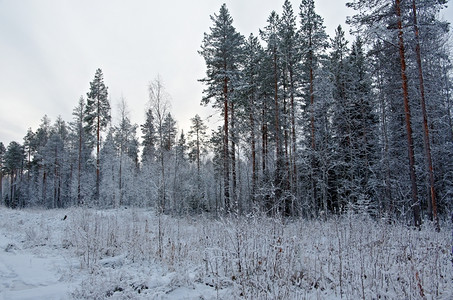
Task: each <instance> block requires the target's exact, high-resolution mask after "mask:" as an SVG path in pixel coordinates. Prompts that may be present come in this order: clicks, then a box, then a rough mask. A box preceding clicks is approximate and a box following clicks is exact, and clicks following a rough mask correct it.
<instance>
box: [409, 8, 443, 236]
mask: <svg viewBox="0 0 453 300" xmlns="http://www.w3.org/2000/svg"><path fill="white" fill-rule="evenodd" d="M412 12H413V15H414V33H415V42H416V45H415V52H416V54H417V67H418V79H419V84H420V104H421V107H422V114H423V140H424V144H423V145H424V146H425V155H426V162H427V169H428V174H429V187H430V194H431V202H430V201H429V200H428V213H429V217H430V219H431V220H433V219H434V221H435V223H436V230H440V227H439V218H438V217H437V204H436V191H435V189H434V170H433V161H432V158H431V145H430V140H429V127H428V115H427V113H426V101H425V85H424V79H423V68H422V57H421V51H420V37H419V30H418V24H417V7H416V5H415V0H412Z"/></svg>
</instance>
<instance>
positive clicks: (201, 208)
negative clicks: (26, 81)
mask: <svg viewBox="0 0 453 300" xmlns="http://www.w3.org/2000/svg"><path fill="white" fill-rule="evenodd" d="M447 2H448V0H379V1H369V0H349V1H348V3H347V4H346V5H347V6H348V7H350V8H352V9H353V10H354V12H355V14H354V15H352V16H349V17H348V18H347V20H346V23H347V24H348V25H350V26H351V28H352V30H351V35H350V38H349V37H348V35H347V34H346V33H345V31H344V29H343V28H342V27H341V25H339V26H338V27H337V29H336V31H335V35H334V36H328V35H327V34H326V31H325V26H324V24H323V22H324V21H323V18H322V16H320V15H319V14H318V13H317V12H316V9H315V2H314V0H301V2H300V6H299V7H298V10H297V11H296V10H295V9H294V8H293V7H292V5H291V3H290V1H289V0H286V1H284V3H283V6H282V7H280V8H279V7H276V9H279V13H277V12H276V11H273V12H270V14H269V17H268V19H267V24H266V26H265V27H264V28H261V29H260V30H259V35H258V36H255V35H253V34H250V35H248V36H245V35H243V34H242V33H240V32H238V30H237V29H236V28H235V25H234V22H233V16H232V15H231V14H230V11H229V10H228V8H227V5H225V4H224V5H222V6H221V7H220V9H219V11H218V12H215V13H213V14H212V15H211V16H210V18H211V21H212V22H211V26H210V27H209V28H206V32H205V33H204V36H203V33H202V32H200V41H201V44H200V48H199V51H198V52H199V55H200V56H201V57H202V58H203V59H204V62H205V71H206V72H205V77H204V78H194V84H199V85H202V86H203V88H204V90H203V97H202V99H200V101H201V105H203V106H207V107H211V108H213V109H214V110H215V112H216V118H217V119H218V120H219V122H217V125H219V124H220V126H218V127H217V128H211V127H212V126H209V122H208V120H207V119H203V118H202V117H200V116H199V115H195V116H193V117H192V118H191V119H190V122H191V125H190V128H185V129H184V130H178V129H177V122H178V121H177V120H176V119H175V118H174V117H173V115H172V112H171V108H170V107H171V105H170V98H171V97H170V95H169V94H168V92H167V90H166V88H165V85H164V81H163V80H162V79H161V78H160V77H156V79H154V80H152V81H151V82H150V83H149V86H148V94H149V99H148V100H149V105H148V107H146V108H143V114H144V115H145V116H146V118H145V122H144V124H135V123H134V122H133V121H132V120H131V118H130V113H129V107H128V104H127V101H126V100H125V99H124V98H122V99H120V105H119V107H118V108H117V109H118V111H117V115H118V116H119V118H118V121H117V122H113V121H112V117H111V110H112V108H111V103H110V99H109V89H108V81H104V74H103V71H102V70H101V69H97V70H94V71H95V74H94V78H92V79H90V78H88V79H87V82H89V83H90V88H89V90H88V91H81V94H82V96H81V97H80V99H78V101H77V99H75V101H74V102H75V106H74V109H73V113H72V116H73V118H72V120H63V119H62V118H61V117H58V118H57V119H56V120H53V121H52V120H50V119H49V118H48V117H47V116H46V115H45V116H44V117H43V118H42V119H41V124H40V126H39V128H36V129H32V128H30V129H29V130H28V131H27V132H26V133H24V134H25V136H24V138H23V141H20V142H19V141H13V142H10V143H9V144H3V143H0V164H1V168H0V182H1V184H0V195H1V201H0V203H1V205H0V206H3V208H2V207H0V208H1V210H0V211H1V212H2V215H3V217H2V218H1V219H2V220H0V225H1V226H0V228H4V229H5V232H11V234H12V235H11V236H10V237H9V239H11V240H15V239H16V237H14V236H13V233H14V232H16V231H17V232H24V233H23V237H22V238H19V237H17V241H16V240H15V241H16V242H14V243H13V242H8V246H5V247H6V249H7V250H5V251H6V252H17V253H19V252H18V251H19V250H21V249H20V248H21V247H22V248H23V249H29V248H33V249H38V247H41V248H43V247H44V248H43V249H45V250H43V251H45V252H46V253H47V254H45V256H46V257H52V255H54V257H60V256H57V254H55V253H56V252H57V251H60V252H58V253H59V254H58V255H61V254H60V253H70V254H67V256H65V257H69V258H66V259H65V262H64V263H62V264H63V265H62V266H66V265H65V264H69V262H70V261H72V259H74V257H78V258H79V262H78V263H75V264H73V265H71V266H72V267H71V268H70V269H69V270H66V271H65V272H67V273H64V274H65V276H63V277H62V278H65V279H64V280H67V281H72V280H73V279H74V278H76V280H75V282H76V284H77V286H76V287H75V289H73V290H72V292H71V295H72V296H73V297H74V298H75V299H85V298H90V299H104V298H110V297H113V296H115V295H116V297H117V298H116V299H119V298H140V297H143V299H150V298H153V299H154V298H155V299H173V298H174V299H178V298H179V299H180V298H181V297H182V296H184V295H189V296H187V297H188V299H192V298H190V297H193V299H219V298H222V299H238V298H239V299H326V298H329V299H339V298H343V297H345V298H348V299H378V298H379V299H381V298H383V299H427V298H429V299H449V297H451V296H452V295H453V289H452V287H451V282H452V280H453V272H452V270H451V267H452V266H451V262H450V260H451V241H450V237H449V236H450V235H451V229H449V223H448V218H449V215H450V214H451V213H452V210H453V206H452V196H453V116H452V112H453V107H452V105H453V99H452V94H453V72H452V67H453V65H452V62H451V50H452V45H453V44H452V40H451V36H450V24H449V23H448V22H446V21H444V20H442V19H441V18H440V15H441V12H442V9H444V8H445V7H446V5H447ZM206 17H207V18H208V16H206ZM105 75H106V78H108V74H105ZM90 80H91V81H90ZM134 109H136V108H135V107H134ZM57 208H58V209H57ZM36 211H38V212H39V214H35V212H36ZM151 212H152V213H151ZM58 214H63V215H64V218H62V217H63V215H61V216H60V215H58ZM57 215H58V216H57ZM64 222H66V223H64ZM43 224H46V225H43ZM414 228H416V229H418V230H414ZM4 236H5V237H6V236H7V234H6V233H5V235H4ZM5 237H3V235H2V236H0V246H1V247H3V246H4V245H3V243H5V245H6V238H5ZM8 241H9V240H8ZM19 241H20V242H19ZM18 245H22V246H18ZM51 245H58V246H51ZM5 247H3V248H5ZM52 247H53V248H52ZM56 249H57V250H56ZM65 251H68V252H65ZM7 254H8V255H9V253H7ZM7 254H4V255H7ZM2 255H3V254H2ZM65 255H66V254H65ZM27 259H28V258H27ZM27 259H25V260H27ZM144 262H150V263H149V264H146V263H144ZM1 266H2V256H1V255H0V269H1ZM75 266H77V267H75ZM156 266H158V267H156ZM78 268H80V270H79V269H78ZM62 269H65V267H62ZM74 270H79V271H78V272H81V273H83V272H86V273H83V274H84V275H83V276H85V277H83V276H82V275H80V276H79V277H74V276H78V275H74V274H79V273H78V272H75V273H74ZM83 270H85V271H83ZM137 270H139V271H137ZM156 270H157V271H156ZM159 272H161V273H159ZM157 273H159V275H156V274H157ZM153 276H154V277H153ZM2 278H3V277H2V276H1V275H0V279H2ZM3 279H5V280H7V279H6V277H5V278H3ZM8 280H9V279H8ZM34 280H35V279H34ZM60 280H62V279H60ZM0 281H1V280H0ZM5 282H6V281H5ZM8 282H9V281H8ZM156 282H157V283H156ZM8 284H10V286H13V285H14V282H13V281H11V283H8ZM30 285H31V283H30ZM36 285H40V286H41V285H42V284H40V283H39V284H38V283H36ZM0 287H1V285H0ZM3 287H6V283H5V284H4V285H3ZM13 291H14V289H13V288H11V291H10V292H11V293H12V292H13ZM195 291H196V292H195ZM187 293H188V294H187ZM194 293H195V294H194ZM196 293H198V294H196ZM1 295H2V294H1V292H0V296H1ZM5 295H8V294H5ZM11 295H12V294H11ZM200 295H204V296H203V297H206V298H199V297H201V296H200ZM5 297H6V296H5ZM5 299H6V298H5Z"/></svg>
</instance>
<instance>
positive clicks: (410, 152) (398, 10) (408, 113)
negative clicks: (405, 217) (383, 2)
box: [395, 0, 421, 227]
mask: <svg viewBox="0 0 453 300" xmlns="http://www.w3.org/2000/svg"><path fill="white" fill-rule="evenodd" d="M395 8H396V16H397V17H398V45H399V52H400V62H401V79H402V89H403V98H404V99H403V100H404V112H405V119H406V134H407V150H408V156H409V173H410V179H411V190H412V209H413V213H414V224H415V226H417V227H420V225H421V218H420V203H419V201H418V196H417V182H416V175H415V156H414V142H413V140H412V125H411V111H410V106H409V92H408V82H407V75H406V58H405V49H404V39H403V25H402V21H401V7H400V0H395Z"/></svg>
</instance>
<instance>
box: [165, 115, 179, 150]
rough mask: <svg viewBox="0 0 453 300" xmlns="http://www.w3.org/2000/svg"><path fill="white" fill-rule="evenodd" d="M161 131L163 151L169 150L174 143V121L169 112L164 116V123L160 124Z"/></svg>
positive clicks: (175, 131)
mask: <svg viewBox="0 0 453 300" xmlns="http://www.w3.org/2000/svg"><path fill="white" fill-rule="evenodd" d="M162 131H163V147H164V148H163V151H165V152H170V151H171V150H172V149H173V147H174V146H175V143H176V133H177V130H176V121H175V119H173V116H172V115H171V113H168V114H167V115H166V116H165V119H164V123H163V124H162Z"/></svg>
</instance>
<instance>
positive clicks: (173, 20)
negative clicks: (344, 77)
mask: <svg viewBox="0 0 453 300" xmlns="http://www.w3.org/2000/svg"><path fill="white" fill-rule="evenodd" d="M224 2H225V3H226V4H227V7H228V9H229V10H230V13H231V15H232V17H233V19H234V26H235V27H236V29H237V30H238V31H239V32H240V33H241V34H243V35H244V36H246V37H247V36H248V35H249V34H250V33H252V32H253V33H254V34H257V33H258V30H259V29H260V28H263V27H264V26H265V25H266V20H267V17H268V16H269V14H270V12H271V11H272V10H275V11H277V13H280V12H281V7H282V5H283V2H284V0H280V1H275V0H247V1H244V0H197V1H187V0H165V1H163V0H129V1H126V0H71V1H70V0H20V1H18V0H0V142H3V143H4V144H5V147H6V146H7V145H8V144H9V142H10V141H12V140H15V141H17V142H19V143H22V142H23V137H24V136H25V134H26V131H27V128H29V127H31V128H32V129H33V131H35V130H36V129H37V128H38V126H39V124H40V121H41V118H42V117H43V116H44V115H45V114H47V115H48V117H50V119H51V121H52V123H53V122H54V121H55V119H56V117H57V116H58V115H61V116H62V118H63V119H64V120H65V121H67V122H69V121H71V120H72V115H71V114H72V110H73V108H74V107H75V106H76V105H77V103H78V99H79V98H80V96H82V95H83V96H84V97H86V93H87V92H88V90H89V83H90V81H92V80H93V78H94V73H95V71H96V69H97V68H101V69H102V70H103V72H104V82H105V84H106V85H107V86H108V88H109V90H108V91H109V97H110V101H111V107H112V115H113V122H114V123H116V121H117V120H116V118H115V116H116V115H117V109H118V103H119V100H120V98H121V96H124V98H125V99H126V101H127V104H128V108H129V111H130V113H131V119H132V122H134V123H137V124H139V125H140V124H142V123H143V122H144V114H145V109H146V107H147V103H148V91H147V86H148V83H149V82H150V81H152V80H153V79H155V78H156V77H157V76H158V75H159V76H160V78H161V79H162V81H163V83H164V85H165V88H166V91H167V92H168V93H169V94H170V95H171V99H172V100H171V103H172V109H171V111H172V114H173V115H174V117H175V119H176V120H177V121H178V125H179V127H180V128H182V129H185V132H187V129H188V127H189V124H190V121H189V120H190V118H192V117H193V116H194V115H195V114H197V113H198V114H200V115H201V116H202V117H203V118H205V117H207V116H208V115H210V114H212V113H213V111H212V110H211V109H208V108H205V107H203V106H200V100H201V97H202V90H203V85H202V84H201V83H199V82H198V81H197V79H201V78H203V77H204V76H205V65H204V60H203V58H202V57H201V56H200V55H199V54H198V52H197V51H198V50H199V49H200V45H201V42H202V39H203V33H204V32H208V31H209V27H210V26H211V25H212V22H211V20H210V18H209V16H210V15H213V14H214V13H216V14H217V13H218V11H219V9H220V6H221V5H222V3H224ZM291 2H292V3H293V9H294V12H295V13H296V14H297V15H298V13H299V4H300V1H299V0H297V1H296V0H292V1H291ZM345 2H346V0H316V10H317V12H318V14H320V15H321V16H322V17H323V18H324V24H325V25H326V27H327V32H328V34H329V35H331V36H333V33H334V29H335V28H336V27H337V26H338V24H342V25H343V26H344V28H345V30H346V31H347V30H349V28H348V27H347V26H346V25H344V20H345V17H346V15H351V14H352V13H353V11H351V10H349V9H347V8H346V7H345V5H344V4H345ZM444 14H445V17H446V18H447V19H448V20H450V22H452V20H453V9H452V8H451V7H449V8H448V10H447V11H445V12H444ZM217 115H218V114H217V113H215V115H214V117H213V118H212V119H211V125H212V124H214V125H215V121H216V120H218V117H217ZM212 121H214V123H213V122H212ZM219 124H220V123H219ZM138 135H141V132H140V131H139V132H138Z"/></svg>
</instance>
